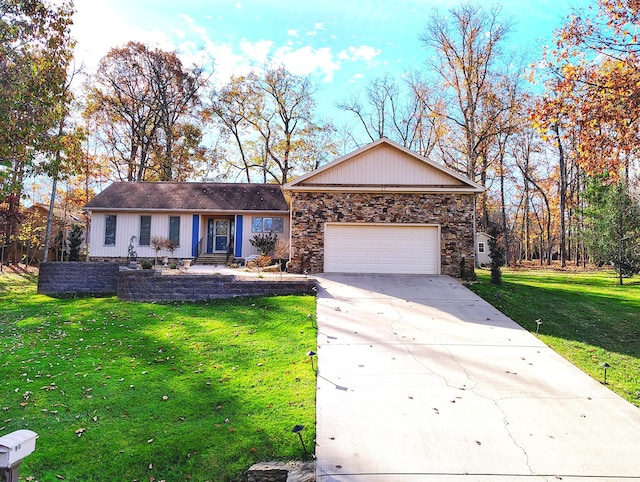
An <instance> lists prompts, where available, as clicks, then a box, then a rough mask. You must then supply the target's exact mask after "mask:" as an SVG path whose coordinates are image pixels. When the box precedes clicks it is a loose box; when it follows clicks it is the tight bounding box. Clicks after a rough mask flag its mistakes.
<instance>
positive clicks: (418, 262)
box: [324, 223, 440, 274]
mask: <svg viewBox="0 0 640 482" xmlns="http://www.w3.org/2000/svg"><path fill="white" fill-rule="evenodd" d="M324 271H325V273H405V274H440V240H439V235H438V227H437V226H423V225H411V224H409V225H407V224H338V223H335V224H331V223H328V224H326V226H325V236H324Z"/></svg>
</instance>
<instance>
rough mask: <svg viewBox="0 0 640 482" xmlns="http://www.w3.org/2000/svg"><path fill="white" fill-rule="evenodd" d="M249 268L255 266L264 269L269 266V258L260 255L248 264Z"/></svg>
mask: <svg viewBox="0 0 640 482" xmlns="http://www.w3.org/2000/svg"><path fill="white" fill-rule="evenodd" d="M249 266H252V267H253V266H255V267H257V268H265V267H267V266H271V256H263V255H260V256H258V257H257V258H256V259H254V260H253V261H251V262H250V263H249Z"/></svg>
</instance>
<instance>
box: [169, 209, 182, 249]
mask: <svg viewBox="0 0 640 482" xmlns="http://www.w3.org/2000/svg"><path fill="white" fill-rule="evenodd" d="M169 240H170V241H173V243H174V244H175V245H176V246H180V216H169Z"/></svg>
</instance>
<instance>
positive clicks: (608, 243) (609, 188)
mask: <svg viewBox="0 0 640 482" xmlns="http://www.w3.org/2000/svg"><path fill="white" fill-rule="evenodd" d="M588 197H589V208H588V209H587V210H586V218H587V221H588V225H589V227H588V229H587V231H586V235H585V239H586V245H587V249H588V251H589V254H590V256H591V258H592V259H593V260H594V261H595V262H596V263H599V264H604V263H611V264H613V267H614V268H615V270H616V271H617V272H618V277H619V284H621V285H622V280H623V278H624V277H631V276H633V275H635V274H638V273H640V203H638V201H637V200H636V199H634V198H633V197H632V196H631V195H630V193H629V186H628V184H627V182H626V181H625V180H624V179H623V180H620V181H619V182H618V183H617V184H615V185H605V184H601V183H600V181H599V180H598V179H594V180H592V181H591V183H590V186H589V190H588Z"/></svg>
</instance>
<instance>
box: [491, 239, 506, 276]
mask: <svg viewBox="0 0 640 482" xmlns="http://www.w3.org/2000/svg"><path fill="white" fill-rule="evenodd" d="M499 234H500V233H499V231H498V228H496V227H493V228H491V231H490V232H489V235H490V236H491V237H490V238H489V255H490V256H491V283H493V284H494V285H501V284H502V271H501V269H500V268H501V267H502V266H503V265H504V248H503V247H502V245H501V243H500V240H499V239H498V236H499Z"/></svg>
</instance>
